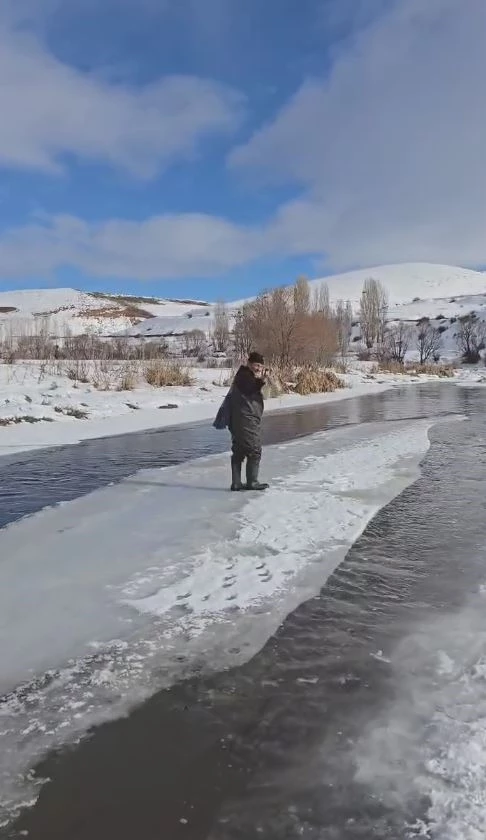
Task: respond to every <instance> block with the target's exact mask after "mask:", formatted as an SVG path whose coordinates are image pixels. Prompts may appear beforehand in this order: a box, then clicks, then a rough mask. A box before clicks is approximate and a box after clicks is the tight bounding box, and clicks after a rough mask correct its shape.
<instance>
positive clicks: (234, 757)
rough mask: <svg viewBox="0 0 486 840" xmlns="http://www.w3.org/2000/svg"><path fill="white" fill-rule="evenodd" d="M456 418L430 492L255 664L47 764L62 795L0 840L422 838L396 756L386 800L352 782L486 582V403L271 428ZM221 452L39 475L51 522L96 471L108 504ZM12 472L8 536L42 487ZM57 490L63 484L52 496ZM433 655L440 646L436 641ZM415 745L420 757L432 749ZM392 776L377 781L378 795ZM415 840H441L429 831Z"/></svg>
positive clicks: (434, 466)
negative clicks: (110, 497)
mask: <svg viewBox="0 0 486 840" xmlns="http://www.w3.org/2000/svg"><path fill="white" fill-rule="evenodd" d="M451 413H457V414H464V415H466V416H467V420H466V421H459V420H457V419H451V418H450V417H449V418H447V419H444V420H443V422H441V423H439V424H438V425H436V426H435V427H434V428H433V430H432V431H431V448H430V450H429V452H428V454H427V456H426V458H425V460H424V462H423V465H422V474H421V477H420V478H419V480H418V481H417V482H416V483H415V484H413V485H412V486H410V487H409V488H408V489H406V490H405V491H404V492H403V493H402V494H401V495H400V496H399V497H398V498H396V499H395V500H394V501H393V502H392V503H391V504H389V505H388V506H387V507H386V508H384V509H383V510H382V511H381V512H380V513H379V514H378V515H377V516H376V517H375V518H374V519H373V521H372V522H371V523H370V524H369V526H368V527H367V529H366V531H365V532H364V534H363V535H362V537H361V538H360V539H359V540H358V541H357V542H356V543H355V545H354V546H353V548H352V549H351V551H350V552H349V553H348V555H347V557H346V559H345V561H344V562H343V563H342V564H341V566H340V567H339V568H338V569H337V570H336V572H335V573H334V574H333V575H332V576H331V578H330V579H329V580H328V581H327V583H326V585H325V586H324V587H323V589H322V590H321V592H320V594H319V595H318V596H317V597H316V598H313V599H312V600H310V601H308V602H307V603H305V604H303V605H302V606H300V607H299V608H298V609H297V610H296V611H295V612H294V613H293V614H291V615H290V616H289V617H288V618H287V620H286V621H285V622H284V624H283V625H282V626H281V628H280V629H279V631H278V633H277V634H276V635H275V636H274V637H273V638H272V639H271V640H270V641H269V642H268V643H267V644H266V646H265V647H264V648H263V650H262V651H261V652H260V653H259V654H258V655H257V656H255V657H254V658H253V659H252V660H251V661H250V662H249V663H247V664H246V665H245V666H243V667H241V668H238V669H235V670H233V671H228V672H225V673H221V674H218V675H215V676H211V677H209V678H198V679H194V680H191V681H187V682H185V683H183V684H179V685H176V686H174V687H173V688H172V689H170V690H168V691H162V692H159V693H158V694H157V695H155V696H154V697H153V698H152V699H151V700H149V701H148V702H147V703H145V704H144V705H143V706H141V707H140V708H139V709H137V710H136V711H135V712H134V713H133V714H131V715H130V716H129V717H128V718H127V719H124V720H120V721H116V722H114V723H110V724H106V725H104V726H101V727H99V728H98V729H97V730H95V732H94V734H93V736H92V737H91V738H89V739H87V740H85V741H84V742H82V743H81V744H80V745H79V746H77V747H76V748H73V749H72V750H66V751H62V752H60V753H59V754H57V755H52V756H50V757H49V758H48V759H47V760H46V762H44V764H43V765H42V767H40V768H39V772H40V774H41V776H42V777H48V778H49V779H51V782H50V783H48V784H47V785H46V786H45V787H44V788H43V790H42V792H41V795H40V798H39V801H38V803H37V805H36V806H35V807H34V808H33V809H32V810H30V811H26V812H25V813H24V815H23V816H22V817H21V818H20V820H19V821H18V823H17V825H16V826H14V827H13V828H12V829H11V830H9V831H8V832H6V833H3V834H2V833H1V832H0V837H9V838H14V837H15V838H19V837H21V836H28V837H29V838H31V840H105V839H106V838H110V840H111V838H113V840H138V838H140V840H141V839H142V838H143V840H180V839H181V840H182V838H186V840H206V838H207V840H257V838H264V840H294V838H296V839H297V838H305V840H406V838H410V837H412V836H418V835H416V834H415V833H414V832H413V829H412V828H411V826H412V825H413V824H414V823H415V824H418V823H417V821H423V822H422V823H420V824H421V825H423V826H426V823H427V813H428V808H429V804H430V803H429V800H428V798H427V795H426V794H424V795H420V792H417V790H415V789H413V786H412V785H411V780H410V779H408V776H407V774H408V775H409V774H410V772H411V771H410V770H409V768H408V767H407V765H406V762H405V760H404V757H401V758H399V760H398V762H397V766H395V764H393V762H392V758H391V757H390V756H387V755H386V751H385V754H384V755H381V756H379V757H378V758H377V759H376V761H378V759H379V760H380V761H381V762H382V764H383V761H385V765H386V761H387V760H389V761H390V776H391V777H393V778H394V779H395V782H394V786H393V791H392V793H393V795H392V796H390V790H386V791H385V789H384V787H383V784H382V783H378V782H377V783H376V784H374V783H373V782H372V781H370V779H366V780H363V778H360V777H359V775H357V769H358V765H359V760H358V756H359V754H360V749H359V744H360V742H361V740H362V739H363V737H364V736H365V735H366V732H367V730H369V728H370V727H371V728H373V726H376V721H380V719H381V718H382V717H383V719H387V714H388V712H389V709H390V707H392V706H393V704H394V703H395V702H396V701H397V697H399V693H400V691H401V685H400V681H399V680H398V677H397V669H396V667H394V666H393V664H391V663H394V662H395V661H396V658H397V656H398V654H397V651H398V650H400V647H399V646H400V645H401V644H402V642H403V639H404V638H407V636H408V635H409V634H411V633H413V632H415V631H416V629H417V628H418V627H421V626H425V625H426V624H427V622H430V621H431V620H432V621H435V620H437V621H439V620H441V621H442V620H445V619H447V618H448V617H449V616H453V615H455V614H457V613H459V612H460V611H461V610H462V609H463V608H464V605H465V603H466V602H467V600H468V598H469V597H470V595H471V593H473V592H475V591H476V590H477V588H478V586H479V585H480V584H482V583H484V582H486V524H485V511H486V501H485V500H486V492H485V491H486V391H481V390H479V389H478V390H472V389H471V390H466V389H464V390H463V389H460V388H454V387H451V386H438V387H435V386H424V387H423V388H422V387H417V388H416V389H404V390H402V391H398V390H397V391H392V392H387V393H384V394H382V395H380V396H376V397H372V398H364V399H363V398H361V399H357V400H355V399H353V400H348V401H345V402H342V403H336V404H334V405H333V404H331V405H329V406H327V407H326V408H320V409H318V410H313V411H311V410H309V411H306V412H301V413H298V414H294V415H274V416H271V417H270V416H269V417H268V418H267V421H266V436H267V441H272V442H273V441H277V440H278V441H280V440H285V439H288V438H290V437H294V436H296V435H300V434H308V433H309V432H312V431H315V430H317V429H322V428H335V427H337V426H342V425H345V424H347V423H349V424H352V423H360V422H372V421H375V420H380V421H383V420H388V421H393V420H398V419H404V418H408V417H410V418H412V417H413V418H415V417H440V416H441V415H448V414H451ZM182 440H183V441H184V445H183V446H182V445H181V441H182ZM224 446H225V441H224V440H222V439H221V437H220V436H216V435H215V433H213V431H212V430H210V429H208V428H207V427H202V426H198V427H192V428H191V429H189V430H185V431H184V432H182V431H181V430H169V431H166V432H163V433H162V432H160V433H151V434H148V435H134V436H131V438H130V439H127V438H124V439H123V440H122V439H118V440H116V439H111V440H109V441H102V442H92V443H90V444H85V445H83V446H82V447H74V448H70V449H69V450H58V451H53V452H48V453H45V454H43V455H41V454H38V455H36V456H34V457H33V460H34V462H35V469H36V471H37V472H36V475H37V480H38V482H39V487H40V489H41V496H42V498H43V499H44V504H45V503H47V502H46V499H49V503H53V501H55V500H59V499H60V498H67V497H71V498H72V496H73V495H79V493H80V492H86V489H92V488H93V486H94V485H95V484H96V477H97V467H98V469H99V470H100V477H99V480H98V483H97V485H96V486H99V484H103V483H107V481H114V480H117V479H119V478H120V477H121V476H122V475H126V471H127V470H128V463H126V459H128V461H129V463H130V465H131V467H132V469H131V471H134V470H135V469H138V468H141V467H147V466H149V465H150V464H151V465H153V466H155V465H161V464H164V463H167V464H168V463H174V462H177V461H178V460H182V459H183V458H188V457H191V456H193V455H195V454H198V455H199V454H206V453H208V452H214V451H217V450H218V449H222V448H224ZM82 453H84V454H82ZM42 463H43V464H44V466H43V467H42V466H41V465H42ZM6 470H7V476H8V475H10V476H11V479H10V480H11V481H12V482H13V485H12V486H13V487H14V489H15V493H14V497H13V500H12V501H10V497H9V496H8V490H7V488H8V479H6V477H5V473H4V472H3V470H2V476H1V486H2V491H1V492H2V494H3V495H4V497H5V499H6V501H7V507H8V505H9V504H10V505H11V507H10V508H9V511H10V513H9V514H8V516H9V517H10V519H12V518H15V517H16V516H19V515H21V514H22V513H27V512H29V510H30V509H32V505H34V502H33V500H32V486H33V485H32V483H31V484H30V485H28V486H26V485H25V480H26V479H22V476H23V475H24V476H26V475H27V474H28V470H29V462H28V461H27V460H22V459H20V460H19V461H17V462H13V461H11V462H10V463H9V464H7V466H6ZM46 470H48V471H49V472H48V473H47V474H46ZM55 476H57V477H58V478H57V481H61V480H62V481H63V482H64V484H63V485H62V487H63V489H64V492H62V489H61V488H60V487H59V486H57V496H56V488H55V487H54V485H56V479H55ZM31 482H32V479H31ZM71 485H72V486H71ZM35 486H36V488H37V486H38V485H35ZM29 488H30V490H29ZM81 488H82V490H81ZM69 494H72V495H69ZM38 506H41V505H38ZM2 514H3V515H4V511H3V505H2ZM4 521H7V519H6V518H4ZM484 625H485V629H486V617H485V618H484ZM430 639H431V640H430V644H431V645H432V646H433V645H434V644H436V642H435V641H434V636H433V634H432V635H431V637H430ZM465 655H466V654H465ZM424 668H425V665H424V663H423V662H421V660H420V657H419V658H418V659H417V660H416V661H415V662H414V665H413V667H412V668H411V671H410V675H409V678H410V680H411V681H413V680H418V681H420V679H421V677H422V671H421V669H422V670H423V669H424ZM485 691H486V689H485ZM416 736H417V749H419V747H420V743H419V741H420V737H421V733H420V732H419V731H418V732H417V733H416ZM390 737H391V736H390ZM368 757H369V759H370V761H372V759H373V756H368ZM392 764H393V766H392ZM382 773H383V766H382V767H381V769H379V768H378V764H377V773H376V776H377V779H379V778H380V777H381V774H382ZM384 775H385V776H386V775H387V767H386V766H385V772H384ZM484 825H486V814H485V822H484ZM425 830H426V828H424V831H425ZM420 836H424V837H429V838H433V840H442V838H443V837H445V836H446V835H445V834H441V835H439V834H435V833H434V832H433V829H432V828H431V829H430V833H424V834H421V835H420ZM461 836H462V835H461ZM466 836H468V837H469V836H471V837H473V836H476V835H473V834H470V835H469V834H468V835H466V834H464V837H466ZM477 836H478V837H479V836H480V835H479V834H478V835H477ZM456 840H460V836H459V835H457V838H456Z"/></svg>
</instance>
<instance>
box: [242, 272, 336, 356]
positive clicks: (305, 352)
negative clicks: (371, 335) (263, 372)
mask: <svg viewBox="0 0 486 840" xmlns="http://www.w3.org/2000/svg"><path fill="white" fill-rule="evenodd" d="M235 349H236V352H237V354H238V355H239V356H244V355H247V353H248V351H249V350H250V349H257V350H259V351H260V352H261V353H263V354H264V356H265V358H266V359H268V361H269V362H274V363H276V364H278V365H279V366H281V367H286V366H288V365H290V364H292V363H297V364H324V363H327V362H328V361H330V359H331V358H332V356H334V354H335V353H336V349H337V340H336V324H335V321H334V320H333V319H331V318H328V317H327V316H326V315H325V314H324V313H322V312H309V313H307V314H306V313H302V312H300V311H296V310H295V299H294V290H293V289H289V288H281V289H274V290H272V291H270V292H268V293H266V294H262V295H259V296H258V298H257V299H256V300H255V301H252V302H251V303H249V304H245V306H244V307H243V308H242V310H241V312H240V313H239V315H238V316H237V319H236V325H235Z"/></svg>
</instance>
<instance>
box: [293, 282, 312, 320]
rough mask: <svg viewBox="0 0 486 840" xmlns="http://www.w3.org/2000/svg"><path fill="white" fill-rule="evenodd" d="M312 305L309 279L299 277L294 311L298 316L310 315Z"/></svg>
mask: <svg viewBox="0 0 486 840" xmlns="http://www.w3.org/2000/svg"><path fill="white" fill-rule="evenodd" d="M310 305H311V293H310V285H309V281H308V279H307V277H299V278H298V279H297V281H296V283H295V285H294V310H295V312H296V314H297V315H308V314H309V312H310Z"/></svg>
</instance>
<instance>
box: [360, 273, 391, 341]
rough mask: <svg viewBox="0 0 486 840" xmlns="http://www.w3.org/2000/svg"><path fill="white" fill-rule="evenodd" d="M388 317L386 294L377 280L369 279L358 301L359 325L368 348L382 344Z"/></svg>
mask: <svg viewBox="0 0 486 840" xmlns="http://www.w3.org/2000/svg"><path fill="white" fill-rule="evenodd" d="M387 316H388V293H387V291H386V289H385V288H384V286H383V285H382V284H381V283H380V281H379V280H375V279H374V278H373V277H369V278H368V279H367V280H365V282H364V286H363V291H362V293H361V300H360V324H361V334H362V336H363V340H364V342H365V344H366V346H367V347H368V348H371V347H373V345H374V344H375V343H378V344H382V343H383V341H384V337H385V331H386V321H387Z"/></svg>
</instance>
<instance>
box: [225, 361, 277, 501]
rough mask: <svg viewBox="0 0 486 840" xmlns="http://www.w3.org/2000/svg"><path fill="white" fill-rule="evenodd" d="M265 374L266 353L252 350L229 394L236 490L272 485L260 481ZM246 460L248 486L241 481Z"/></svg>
mask: <svg viewBox="0 0 486 840" xmlns="http://www.w3.org/2000/svg"><path fill="white" fill-rule="evenodd" d="M264 376H265V368H264V360H263V356H261V355H260V353H250V356H249V357H248V362H247V364H246V365H242V366H241V367H240V369H239V370H238V372H237V374H236V376H235V378H234V380H233V385H232V386H231V391H230V393H229V409H230V410H229V424H228V425H229V430H230V432H231V438H232V447H231V449H232V456H231V475H232V482H231V489H232V490H245V489H247V490H266V489H267V487H268V484H261V483H260V482H259V481H258V472H259V469H260V459H261V456H262V438H261V423H262V417H263V396H262V388H263V386H264V384H265V378H264ZM245 459H246V486H245V485H243V484H242V482H241V469H242V465H243V461H244V460H245Z"/></svg>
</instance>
